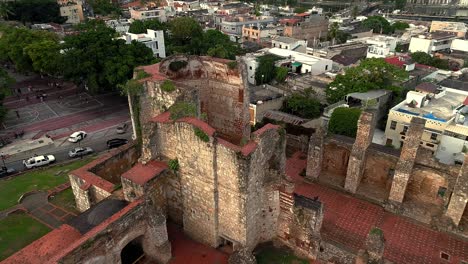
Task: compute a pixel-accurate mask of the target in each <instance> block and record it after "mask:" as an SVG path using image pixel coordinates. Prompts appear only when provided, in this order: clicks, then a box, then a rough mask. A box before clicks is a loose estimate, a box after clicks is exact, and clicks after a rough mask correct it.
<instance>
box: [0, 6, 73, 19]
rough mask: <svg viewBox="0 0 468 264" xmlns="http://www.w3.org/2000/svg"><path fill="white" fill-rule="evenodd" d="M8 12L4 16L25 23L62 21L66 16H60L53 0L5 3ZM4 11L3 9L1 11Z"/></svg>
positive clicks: (58, 8) (58, 7)
mask: <svg viewBox="0 0 468 264" xmlns="http://www.w3.org/2000/svg"><path fill="white" fill-rule="evenodd" d="M7 5H8V7H9V8H10V9H9V10H10V12H7V13H6V15H7V16H6V17H5V16H4V15H2V16H3V17H4V18H6V19H9V20H18V21H21V22H22V23H23V24H25V23H49V22H54V23H59V24H61V23H63V22H65V21H66V18H64V17H62V16H60V6H59V5H58V4H57V2H56V1H53V0H19V1H13V2H8V3H7ZM3 12H4V11H3ZM4 13H5V12H4Z"/></svg>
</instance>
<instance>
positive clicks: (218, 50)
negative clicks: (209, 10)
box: [200, 29, 240, 60]
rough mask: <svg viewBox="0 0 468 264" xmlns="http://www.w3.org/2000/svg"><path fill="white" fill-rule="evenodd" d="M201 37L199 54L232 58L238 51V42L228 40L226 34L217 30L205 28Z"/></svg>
mask: <svg viewBox="0 0 468 264" xmlns="http://www.w3.org/2000/svg"><path fill="white" fill-rule="evenodd" d="M202 39H203V40H202V43H201V44H202V47H201V50H200V54H201V55H205V54H206V55H208V56H213V57H217V58H223V59H231V60H233V59H235V58H236V55H238V54H239V53H240V48H239V44H237V43H234V42H232V41H230V40H229V37H228V35H226V34H224V33H223V32H221V31H219V30H213V29H210V30H207V31H206V32H204V33H203V38H202Z"/></svg>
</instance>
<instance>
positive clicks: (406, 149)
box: [388, 117, 426, 203]
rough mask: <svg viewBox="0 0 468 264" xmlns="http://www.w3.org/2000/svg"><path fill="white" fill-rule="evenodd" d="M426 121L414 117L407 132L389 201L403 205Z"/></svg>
mask: <svg viewBox="0 0 468 264" xmlns="http://www.w3.org/2000/svg"><path fill="white" fill-rule="evenodd" d="M425 123H426V120H425V119H421V118H417V117H413V119H412V120H411V124H410V127H409V129H408V132H407V136H406V139H405V143H404V145H403V148H402V151H401V155H400V160H399V161H398V163H397V166H396V168H395V175H394V177H393V182H392V189H391V190H390V196H389V198H388V199H389V200H390V201H392V202H396V203H402V202H403V198H404V196H405V192H406V187H407V185H408V181H409V179H410V176H411V173H412V170H413V166H414V162H415V160H416V154H417V153H418V148H419V142H420V140H421V135H422V133H423V132H424V125H425Z"/></svg>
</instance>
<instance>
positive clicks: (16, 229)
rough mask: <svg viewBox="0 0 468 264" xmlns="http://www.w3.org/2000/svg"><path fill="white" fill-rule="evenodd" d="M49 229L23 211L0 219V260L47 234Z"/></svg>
mask: <svg viewBox="0 0 468 264" xmlns="http://www.w3.org/2000/svg"><path fill="white" fill-rule="evenodd" d="M49 231H50V229H49V228H48V227H47V226H45V225H43V224H42V223H40V222H38V221H36V220H35V219H33V218H31V217H29V216H28V215H27V214H24V213H13V214H11V215H9V216H7V217H6V218H4V219H2V220H0V261H2V260H3V259H5V258H7V257H9V256H11V255H13V254H14V253H15V252H16V251H18V250H20V249H22V248H23V247H25V246H27V245H29V244H30V243H31V242H33V241H34V240H36V239H38V238H40V237H42V236H43V235H45V234H47V233H48V232H49Z"/></svg>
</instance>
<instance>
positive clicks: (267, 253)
mask: <svg viewBox="0 0 468 264" xmlns="http://www.w3.org/2000/svg"><path fill="white" fill-rule="evenodd" d="M255 258H256V259H257V264H309V261H308V260H305V259H300V258H298V257H296V256H295V255H294V254H293V253H291V252H288V251H286V250H283V249H279V248H274V247H266V248H263V249H262V250H261V251H260V252H259V253H258V254H257V255H255Z"/></svg>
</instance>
